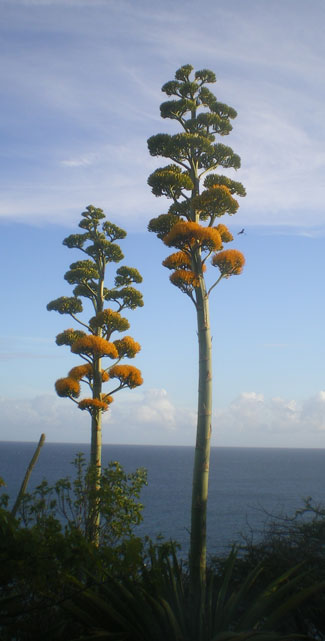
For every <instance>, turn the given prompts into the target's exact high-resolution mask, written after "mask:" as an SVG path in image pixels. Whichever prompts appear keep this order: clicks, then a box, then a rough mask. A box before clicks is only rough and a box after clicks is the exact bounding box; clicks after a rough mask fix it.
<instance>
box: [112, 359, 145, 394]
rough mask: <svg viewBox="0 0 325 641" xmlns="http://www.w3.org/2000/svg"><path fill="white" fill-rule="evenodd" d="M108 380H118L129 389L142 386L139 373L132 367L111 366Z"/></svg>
mask: <svg viewBox="0 0 325 641" xmlns="http://www.w3.org/2000/svg"><path fill="white" fill-rule="evenodd" d="M109 376H110V378H118V379H119V381H120V383H121V385H122V386H123V387H124V386H127V387H129V388H130V389H133V388H134V387H138V385H142V383H143V378H142V376H141V372H140V370H139V369H137V368H136V367H133V366H132V365H113V367H111V369H110V371H109Z"/></svg>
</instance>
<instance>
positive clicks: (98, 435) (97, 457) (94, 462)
mask: <svg viewBox="0 0 325 641" xmlns="http://www.w3.org/2000/svg"><path fill="white" fill-rule="evenodd" d="M104 275H105V269H104V268H103V270H102V273H101V277H100V279H99V282H98V291H97V301H96V312H97V313H98V312H99V311H102V309H103V305H104ZM97 336H99V337H101V336H102V329H101V328H100V327H99V328H98V330H97ZM101 370H102V359H101V358H96V359H94V363H93V377H94V378H93V399H96V400H101V396H102V385H103V381H102V374H101ZM90 465H91V468H92V470H93V474H94V476H93V482H92V488H91V494H92V497H93V498H92V501H91V505H90V511H89V531H88V537H89V539H90V540H91V541H93V542H94V543H95V544H96V545H98V544H99V527H100V506H99V499H98V491H99V489H100V481H101V467H102V411H101V409H96V410H95V409H94V410H93V412H92V416H91V446H90Z"/></svg>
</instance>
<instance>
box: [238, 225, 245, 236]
mask: <svg viewBox="0 0 325 641" xmlns="http://www.w3.org/2000/svg"><path fill="white" fill-rule="evenodd" d="M244 233H245V227H243V229H242V230H241V231H239V232H238V236H239V234H244Z"/></svg>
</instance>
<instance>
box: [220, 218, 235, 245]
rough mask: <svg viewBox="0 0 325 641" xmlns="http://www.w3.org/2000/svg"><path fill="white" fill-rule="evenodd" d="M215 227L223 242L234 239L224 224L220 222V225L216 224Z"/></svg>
mask: <svg viewBox="0 0 325 641" xmlns="http://www.w3.org/2000/svg"><path fill="white" fill-rule="evenodd" d="M216 229H217V230H218V232H219V234H220V236H221V240H222V242H223V243H230V242H231V241H232V240H234V237H233V235H232V234H231V233H230V231H229V229H228V227H226V225H222V224H221V223H220V225H217V227H216Z"/></svg>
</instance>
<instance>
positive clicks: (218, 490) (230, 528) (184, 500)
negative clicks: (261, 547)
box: [0, 442, 325, 554]
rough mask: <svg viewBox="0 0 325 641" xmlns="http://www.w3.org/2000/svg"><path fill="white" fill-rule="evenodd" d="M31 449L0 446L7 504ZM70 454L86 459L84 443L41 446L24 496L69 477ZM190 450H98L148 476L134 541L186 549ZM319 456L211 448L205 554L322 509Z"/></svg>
mask: <svg viewBox="0 0 325 641" xmlns="http://www.w3.org/2000/svg"><path fill="white" fill-rule="evenodd" d="M35 447H36V444H35V443H13V442H2V443H1V442H0V477H2V478H3V479H4V481H5V483H6V487H5V488H2V490H1V489H0V492H1V491H4V492H6V493H7V494H9V495H10V497H11V499H12V501H13V500H14V499H15V498H16V495H17V492H18V490H19V487H20V485H21V482H22V480H23V477H24V474H25V471H26V468H27V466H28V464H29V462H30V459H31V457H32V455H33V453H34V450H35ZM77 452H84V453H85V455H86V456H88V455H89V446H87V445H85V444H58V443H45V445H44V446H43V448H42V450H41V454H40V457H39V460H38V462H37V464H36V466H35V468H34V470H33V473H32V476H31V480H30V483H29V486H28V491H30V490H32V489H33V488H34V487H35V486H36V485H37V484H39V483H40V482H41V481H42V480H43V479H44V478H46V479H47V480H48V481H49V482H53V481H56V480H58V479H59V478H62V477H66V476H73V473H74V468H73V466H72V465H71V461H72V460H73V459H74V456H75V454H76V453H77ZM193 456H194V449H193V448H192V447H167V446H143V445H103V464H106V463H107V462H108V461H114V460H118V461H120V463H121V464H122V465H123V466H124V468H125V470H126V471H128V472H131V471H134V470H135V469H136V468H138V467H145V468H147V470H148V486H147V487H144V488H143V491H142V496H141V501H142V503H143V504H144V511H143V516H144V520H143V523H142V524H141V525H140V526H139V528H137V530H136V531H137V533H138V534H139V535H145V534H148V535H150V536H151V537H152V538H155V537H156V536H157V535H162V536H163V537H164V538H165V539H166V540H169V539H170V538H172V539H174V540H176V541H178V542H179V543H180V544H181V546H182V549H183V550H184V551H186V550H187V549H188V546H189V527H190V502H191V485H192V468H193ZM324 481H325V449H317V450H316V449H270V448H267V449H266V448H265V449H264V448H236V447H231V448H230V447H229V448H228V447H223V448H212V450H211V464H210V483H209V501H208V531H207V542H208V552H209V554H218V553H220V552H223V551H224V550H225V549H226V548H227V547H228V546H230V545H231V544H232V543H234V542H235V541H237V542H241V541H242V538H241V535H242V533H246V534H248V533H249V532H251V531H254V536H255V537H257V536H258V532H259V531H261V530H262V529H263V525H264V524H265V522H266V520H267V514H292V513H293V512H294V511H295V509H297V508H299V507H301V506H302V504H303V499H304V498H307V497H312V498H313V500H314V502H315V503H325V493H324V488H325V482H324Z"/></svg>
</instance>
